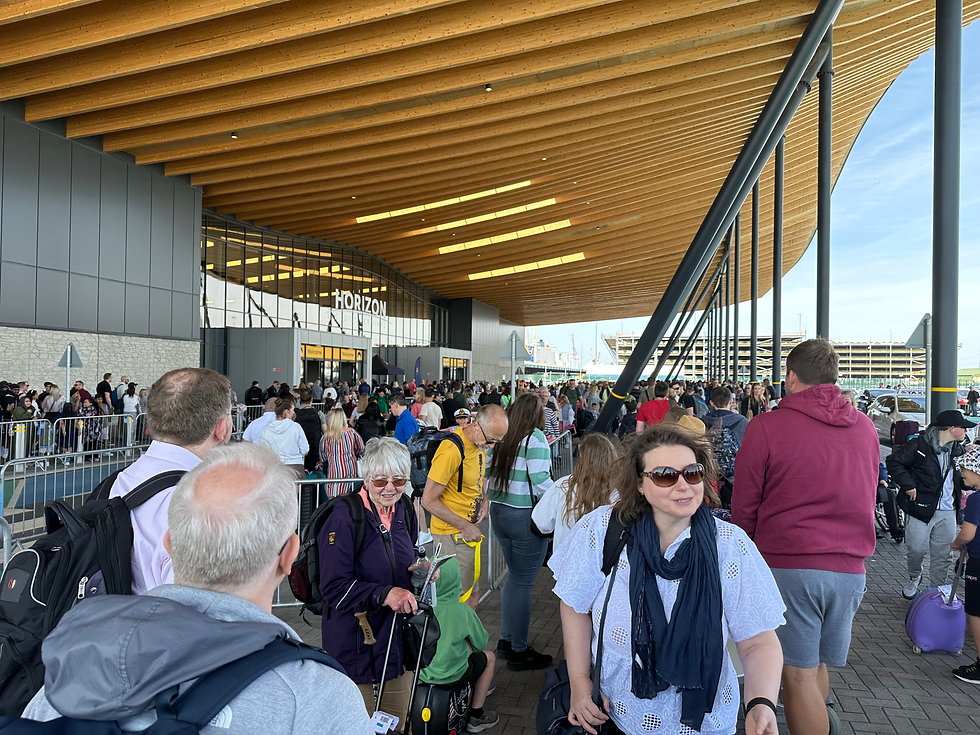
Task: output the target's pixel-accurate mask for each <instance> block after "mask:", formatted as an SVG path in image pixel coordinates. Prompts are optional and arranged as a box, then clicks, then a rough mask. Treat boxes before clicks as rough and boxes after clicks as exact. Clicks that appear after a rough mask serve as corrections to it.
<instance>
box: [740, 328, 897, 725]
mask: <svg viewBox="0 0 980 735" xmlns="http://www.w3.org/2000/svg"><path fill="white" fill-rule="evenodd" d="M837 364H838V356H837V353H836V352H835V351H834V348H833V346H832V345H831V344H830V342H828V341H826V340H823V339H811V340H808V341H806V342H803V343H801V344H799V345H797V346H796V347H795V348H794V349H793V351H792V352H790V354H789V355H788V356H787V358H786V392H787V396H786V397H785V398H784V399H783V400H782V401H780V403H779V410H777V411H772V412H768V413H764V414H760V415H759V416H756V417H755V418H753V419H752V420H751V421H750V422H749V425H748V427H746V430H745V438H744V439H743V441H742V446H741V449H740V450H739V452H738V456H737V457H736V459H735V487H734V491H733V495H732V521H733V522H734V523H736V524H737V525H739V526H741V527H742V528H743V529H744V530H745V532H746V533H748V535H749V536H750V537H751V538H752V540H753V541H755V544H756V546H758V548H759V551H760V552H761V553H762V556H763V557H764V558H765V560H766V562H767V563H768V564H769V566H770V568H771V569H772V572H773V576H774V577H775V579H776V584H777V585H778V586H779V591H780V594H781V595H782V597H783V602H784V603H785V604H786V607H787V610H786V624H785V625H784V626H782V627H781V628H779V629H778V630H777V631H776V633H777V635H779V640H780V642H781V643H782V646H783V705H784V706H785V708H786V721H787V723H788V724H789V729H790V732H791V733H792V735H827V733H828V732H830V724H829V719H828V717H829V716H830V715H829V714H828V709H827V707H826V706H825V702H826V700H827V693H828V690H829V682H828V678H827V666H844V664H845V663H846V662H847V651H848V648H849V647H850V642H851V621H852V620H853V618H854V614H855V613H856V612H857V609H858V606H859V605H860V604H861V598H862V596H863V595H864V589H865V569H864V560H865V558H866V557H868V556H871V554H872V553H873V552H874V548H875V528H874V508H875V498H876V494H875V491H876V488H877V485H878V462H879V461H880V452H879V449H878V434H877V432H876V431H875V428H874V425H873V424H872V423H871V420H870V419H869V418H868V417H867V416H865V415H864V414H862V413H860V412H859V411H857V409H855V408H854V407H853V406H852V405H851V404H850V403H849V402H848V401H847V399H845V398H844V396H843V395H841V391H840V389H839V388H838V387H837V386H836V385H834V384H835V383H836V382H837Z"/></svg>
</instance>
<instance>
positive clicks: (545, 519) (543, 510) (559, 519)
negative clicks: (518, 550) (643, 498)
mask: <svg viewBox="0 0 980 735" xmlns="http://www.w3.org/2000/svg"><path fill="white" fill-rule="evenodd" d="M571 477H572V476H571V475H565V476H564V477H562V478H560V479H559V480H556V481H555V484H554V485H552V486H551V487H549V488H548V491H547V492H546V493H545V494H544V495H543V496H542V497H541V500H539V501H538V504H537V505H535V506H534V510H532V511H531V518H532V519H533V520H534V524H535V525H536V526H537V527H538V530H539V531H541V532H542V533H551V532H552V531H554V532H555V542H554V544H553V548H555V549H557V548H558V547H559V546H560V545H561V542H562V541H563V540H564V538H565V536H567V535H568V532H569V531H571V530H572V526H574V525H575V524H572V526H569V525H568V524H567V523H565V518H564V516H565V498H566V497H567V496H568V481H569V480H570V479H571ZM617 500H619V493H618V492H616V491H615V490H613V491H612V496H611V497H610V498H609V502H611V503H615V502H616V501H617Z"/></svg>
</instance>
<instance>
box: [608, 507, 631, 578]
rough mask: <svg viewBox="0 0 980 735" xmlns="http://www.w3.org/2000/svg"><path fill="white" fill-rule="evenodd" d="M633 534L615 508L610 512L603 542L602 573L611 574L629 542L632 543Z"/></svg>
mask: <svg viewBox="0 0 980 735" xmlns="http://www.w3.org/2000/svg"><path fill="white" fill-rule="evenodd" d="M632 541H633V534H631V533H630V530H629V528H627V527H626V526H625V525H623V522H622V521H621V520H620V519H619V513H617V512H616V509H615V508H613V511H612V513H610V514H609V525H608V526H607V528H606V536H605V538H604V539H603V542H602V574H603V576H606V577H607V576H609V572H611V571H612V569H613V567H614V566H616V563H617V562H618V561H619V555H620V554H621V553H622V552H623V548H624V547H625V546H626V544H627V543H632Z"/></svg>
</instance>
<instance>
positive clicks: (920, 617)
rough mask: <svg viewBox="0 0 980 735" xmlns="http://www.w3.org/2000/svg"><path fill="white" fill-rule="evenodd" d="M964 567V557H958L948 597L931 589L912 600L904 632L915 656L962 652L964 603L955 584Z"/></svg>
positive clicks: (937, 590)
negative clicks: (940, 652) (928, 652)
mask: <svg viewBox="0 0 980 735" xmlns="http://www.w3.org/2000/svg"><path fill="white" fill-rule="evenodd" d="M965 564H966V561H965V558H964V555H961V556H960V559H959V560H958V561H957V562H956V572H955V574H954V575H953V583H952V585H951V591H950V595H949V598H946V597H945V596H943V594H942V593H941V592H940V591H939V589H938V588H936V587H933V588H931V589H927V590H925V591H924V592H920V593H919V594H918V595H916V597H915V599H914V600H912V604H911V606H909V611H908V613H907V614H906V616H905V633H906V635H908V637H909V640H911V641H912V650H913V651H915V652H916V653H924V652H925V651H946V652H948V653H954V654H958V653H959V652H960V651H961V650H962V649H963V638H964V635H965V633H966V611H965V610H964V609H963V601H962V600H961V599H960V598H959V597H958V596H957V595H956V583H957V582H958V581H959V579H960V576H961V575H962V573H963V567H964V566H965Z"/></svg>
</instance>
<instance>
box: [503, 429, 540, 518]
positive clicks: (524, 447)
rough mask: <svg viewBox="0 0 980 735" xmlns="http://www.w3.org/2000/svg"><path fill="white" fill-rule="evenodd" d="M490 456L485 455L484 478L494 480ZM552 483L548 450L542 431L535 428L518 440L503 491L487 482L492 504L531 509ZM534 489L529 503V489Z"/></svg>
mask: <svg viewBox="0 0 980 735" xmlns="http://www.w3.org/2000/svg"><path fill="white" fill-rule="evenodd" d="M491 459H492V456H491V454H488V455H487V476H488V477H491V478H492V477H493V470H492V469H491V467H490V462H491ZM552 484H553V482H552V479H551V449H550V447H549V446H548V440H547V439H546V438H545V435H544V432H543V431H541V430H540V429H535V430H534V431H533V432H532V433H531V435H530V436H529V437H525V438H524V440H523V441H521V445H520V447H518V449H517V457H516V458H515V459H514V466H513V467H511V470H510V476H509V477H508V482H507V488H506V491H500V490H497V489H495V488H494V483H493V480H492V479H491V480H490V483H489V486H490V491H489V493H488V497H489V498H490V502H491V503H501V504H503V505H509V506H511V507H513V508H532V507H534V504H535V503H537V502H538V500H540V499H541V496H542V495H544V494H545V493H546V492H547V491H548V488H550V487H551V485H552ZM532 488H533V490H534V499H533V502H532V498H531V493H530V491H531V489H532Z"/></svg>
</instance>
